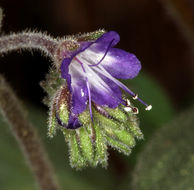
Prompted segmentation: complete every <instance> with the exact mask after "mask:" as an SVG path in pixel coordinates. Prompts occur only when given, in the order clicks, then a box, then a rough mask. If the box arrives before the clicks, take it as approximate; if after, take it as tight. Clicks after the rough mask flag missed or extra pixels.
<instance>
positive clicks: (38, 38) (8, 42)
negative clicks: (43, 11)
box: [0, 32, 58, 59]
mask: <svg viewBox="0 0 194 190" xmlns="http://www.w3.org/2000/svg"><path fill="white" fill-rule="evenodd" d="M57 46H58V41H57V40H56V39H54V38H52V37H50V36H48V35H46V34H44V33H38V32H21V33H17V34H10V35H6V36H1V37H0V54H2V53H7V52H9V51H13V50H21V49H29V50H31V49H38V50H41V51H42V52H43V53H45V54H46V56H49V57H51V58H52V59H54V53H55V50H56V48H57Z"/></svg>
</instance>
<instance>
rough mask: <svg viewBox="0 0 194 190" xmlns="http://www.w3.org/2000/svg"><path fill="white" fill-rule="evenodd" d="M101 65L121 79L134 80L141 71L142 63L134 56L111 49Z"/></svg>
mask: <svg viewBox="0 0 194 190" xmlns="http://www.w3.org/2000/svg"><path fill="white" fill-rule="evenodd" d="M100 65H101V66H103V67H104V68H105V69H106V70H107V71H108V72H109V73H110V74H111V75H112V76H113V77H115V78H119V79H132V78H134V77H136V76H137V75H138V73H139V71H140V70H141V63H140V61H139V60H138V59H137V57H136V56H135V55H134V54H131V53H128V52H126V51H124V50H121V49H117V48H111V49H110V50H109V52H108V54H107V56H106V57H105V58H104V60H103V61H102V62H101V63H100Z"/></svg>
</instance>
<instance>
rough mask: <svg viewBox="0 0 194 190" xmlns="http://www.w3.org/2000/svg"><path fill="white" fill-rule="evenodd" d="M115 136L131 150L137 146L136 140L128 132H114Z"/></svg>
mask: <svg viewBox="0 0 194 190" xmlns="http://www.w3.org/2000/svg"><path fill="white" fill-rule="evenodd" d="M114 134H115V136H116V137H117V138H118V140H119V141H121V142H122V143H123V144H125V145H126V146H129V147H130V148H132V147H134V146H135V139H134V137H133V136H132V134H130V133H129V132H128V131H127V130H114Z"/></svg>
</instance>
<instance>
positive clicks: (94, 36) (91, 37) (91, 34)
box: [75, 30, 105, 41]
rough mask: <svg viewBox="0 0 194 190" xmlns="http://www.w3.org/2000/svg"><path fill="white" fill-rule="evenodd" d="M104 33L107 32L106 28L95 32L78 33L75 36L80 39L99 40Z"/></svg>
mask: <svg viewBox="0 0 194 190" xmlns="http://www.w3.org/2000/svg"><path fill="white" fill-rule="evenodd" d="M104 33H105V30H96V31H94V32H88V33H85V34H81V35H77V36H75V38H76V39H77V40H78V41H93V40H97V39H98V38H99V37H100V36H102V35H103V34H104Z"/></svg>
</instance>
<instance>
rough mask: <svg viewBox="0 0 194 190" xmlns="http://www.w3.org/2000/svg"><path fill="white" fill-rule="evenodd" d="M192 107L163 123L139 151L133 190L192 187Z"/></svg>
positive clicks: (189, 189) (193, 113)
mask: <svg viewBox="0 0 194 190" xmlns="http://www.w3.org/2000/svg"><path fill="white" fill-rule="evenodd" d="M193 116H194V107H192V108H191V109H189V110H187V111H185V112H184V113H182V114H181V115H180V116H179V117H177V118H176V119H175V120H174V121H173V122H172V123H170V124H168V125H165V126H163V127H162V128H161V129H160V130H158V131H157V133H156V134H155V135H154V136H153V138H151V140H150V141H149V143H148V144H147V146H146V147H145V149H144V150H143V151H142V152H141V153H140V155H139V160H138V162H137V166H136V168H135V171H134V174H133V184H132V186H133V189H134V190H136V189H138V190H145V189H149V190H152V189H153V190H155V189H160V190H166V189H168V190H174V189H176V190H182V189H184V190H191V189H194V183H193V179H194V149H193V144H194V138H193V134H194V127H193V126H194V117H193Z"/></svg>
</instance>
